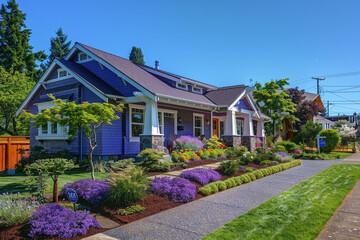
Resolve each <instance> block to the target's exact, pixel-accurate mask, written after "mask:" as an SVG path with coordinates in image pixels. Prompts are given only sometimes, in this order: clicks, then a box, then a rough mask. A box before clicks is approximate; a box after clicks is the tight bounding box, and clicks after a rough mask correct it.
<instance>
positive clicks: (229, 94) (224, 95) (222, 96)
mask: <svg viewBox="0 0 360 240" xmlns="http://www.w3.org/2000/svg"><path fill="white" fill-rule="evenodd" d="M247 88H248V86H245V85H235V86H229V87H220V88H218V89H216V90H213V91H209V92H206V93H205V96H206V97H207V98H208V99H210V100H211V101H212V102H214V103H215V104H216V105H220V106H229V105H231V104H233V103H234V102H235V101H236V100H237V99H238V98H239V96H241V95H242V94H243V93H244V92H245V91H246V89H247Z"/></svg>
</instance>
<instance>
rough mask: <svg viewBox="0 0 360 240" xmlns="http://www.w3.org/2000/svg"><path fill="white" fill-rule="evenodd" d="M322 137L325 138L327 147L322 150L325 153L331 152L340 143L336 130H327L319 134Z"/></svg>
mask: <svg viewBox="0 0 360 240" xmlns="http://www.w3.org/2000/svg"><path fill="white" fill-rule="evenodd" d="M319 135H320V136H325V137H326V138H325V142H326V146H325V147H321V148H320V150H321V151H324V152H331V151H332V150H334V149H335V147H336V146H337V145H338V144H339V142H340V135H339V133H338V131H336V130H335V129H325V130H322V131H321V132H320V133H319Z"/></svg>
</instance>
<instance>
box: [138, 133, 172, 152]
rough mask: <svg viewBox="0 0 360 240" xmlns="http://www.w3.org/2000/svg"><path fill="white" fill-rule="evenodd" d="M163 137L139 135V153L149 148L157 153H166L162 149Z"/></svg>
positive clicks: (165, 150)
mask: <svg viewBox="0 0 360 240" xmlns="http://www.w3.org/2000/svg"><path fill="white" fill-rule="evenodd" d="M164 141H165V138H164V135H140V151H142V150H144V149H147V148H151V149H154V150H157V151H158V152H164V153H168V151H167V149H166V148H165V147H164Z"/></svg>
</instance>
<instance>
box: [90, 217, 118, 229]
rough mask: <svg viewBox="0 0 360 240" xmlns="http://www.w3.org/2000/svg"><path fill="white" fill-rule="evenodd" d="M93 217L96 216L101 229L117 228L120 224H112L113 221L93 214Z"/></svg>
mask: <svg viewBox="0 0 360 240" xmlns="http://www.w3.org/2000/svg"><path fill="white" fill-rule="evenodd" d="M94 216H96V220H97V221H98V222H99V224H100V226H101V227H102V228H108V229H111V228H115V227H119V226H120V224H118V223H117V222H114V221H113V220H111V219H109V218H106V217H104V216H102V215H96V214H94Z"/></svg>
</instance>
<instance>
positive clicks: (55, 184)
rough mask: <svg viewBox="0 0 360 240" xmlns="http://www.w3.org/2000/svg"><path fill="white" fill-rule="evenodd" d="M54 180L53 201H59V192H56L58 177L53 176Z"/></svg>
mask: <svg viewBox="0 0 360 240" xmlns="http://www.w3.org/2000/svg"><path fill="white" fill-rule="evenodd" d="M53 181H54V188H53V202H55V203H57V202H59V194H58V177H57V176H55V177H54V178H53Z"/></svg>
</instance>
